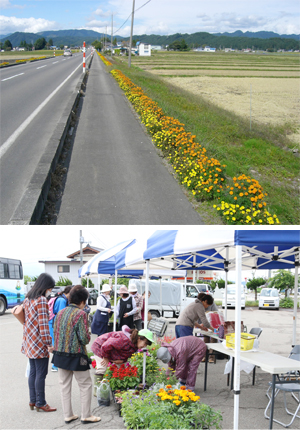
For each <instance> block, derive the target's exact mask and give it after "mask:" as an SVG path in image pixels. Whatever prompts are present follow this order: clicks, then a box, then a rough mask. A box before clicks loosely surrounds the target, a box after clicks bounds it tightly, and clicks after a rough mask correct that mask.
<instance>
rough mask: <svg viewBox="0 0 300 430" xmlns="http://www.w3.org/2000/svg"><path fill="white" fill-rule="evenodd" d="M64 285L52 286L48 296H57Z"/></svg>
mask: <svg viewBox="0 0 300 430" xmlns="http://www.w3.org/2000/svg"><path fill="white" fill-rule="evenodd" d="M64 289H65V287H54V288H52V291H51V293H50V298H52V297H57V296H58V295H59V294H61V293H62V292H63V291H64Z"/></svg>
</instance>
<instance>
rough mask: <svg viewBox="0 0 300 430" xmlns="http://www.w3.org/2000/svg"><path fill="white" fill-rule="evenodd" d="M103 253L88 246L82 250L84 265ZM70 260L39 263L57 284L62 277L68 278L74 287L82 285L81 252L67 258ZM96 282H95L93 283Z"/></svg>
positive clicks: (100, 249)
mask: <svg viewBox="0 0 300 430" xmlns="http://www.w3.org/2000/svg"><path fill="white" fill-rule="evenodd" d="M101 251H103V248H97V247H95V246H91V245H87V246H86V247H85V248H83V249H82V255H83V260H82V264H84V263H86V262H87V261H89V260H90V259H91V258H92V257H94V255H95V254H98V253H99V252H101ZM66 258H67V259H68V260H43V261H39V263H43V264H44V265H45V272H46V273H49V275H51V276H52V277H53V278H54V280H55V282H57V281H59V278H60V277H63V278H68V279H70V281H72V285H77V284H80V283H81V280H80V278H79V277H78V270H79V268H80V267H81V263H80V250H79V251H75V252H73V253H72V254H70V255H68V256H67V257H66ZM93 282H94V281H93Z"/></svg>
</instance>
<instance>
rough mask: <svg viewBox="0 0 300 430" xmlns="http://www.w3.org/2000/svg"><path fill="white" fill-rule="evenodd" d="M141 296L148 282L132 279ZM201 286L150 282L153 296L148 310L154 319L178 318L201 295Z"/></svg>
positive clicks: (173, 282)
mask: <svg viewBox="0 0 300 430" xmlns="http://www.w3.org/2000/svg"><path fill="white" fill-rule="evenodd" d="M131 283H135V284H136V286H137V289H138V292H139V293H140V294H143V292H144V291H145V288H146V282H145V281H140V280H135V279H131V280H130V281H129V286H130V284H131ZM198 285H199V284H186V285H185V284H182V283H181V282H176V281H152V280H150V281H149V291H150V293H151V296H150V298H149V301H148V310H149V312H150V313H151V314H152V316H154V317H161V316H162V317H166V318H177V317H178V316H179V314H180V312H181V311H182V310H183V309H184V308H185V307H186V306H187V305H189V304H190V303H193V302H194V301H195V299H196V298H197V296H198V294H199V290H198V289H197V287H198Z"/></svg>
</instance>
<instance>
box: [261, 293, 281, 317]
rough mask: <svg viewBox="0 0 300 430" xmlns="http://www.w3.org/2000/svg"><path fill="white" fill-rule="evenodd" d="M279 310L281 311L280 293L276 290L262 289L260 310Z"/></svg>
mask: <svg viewBox="0 0 300 430" xmlns="http://www.w3.org/2000/svg"><path fill="white" fill-rule="evenodd" d="M263 308H264V309H277V310H278V311H279V291H278V290H277V289H276V288H262V289H261V292H260V296H259V302H258V309H263Z"/></svg>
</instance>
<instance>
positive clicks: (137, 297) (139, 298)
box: [133, 293, 143, 321]
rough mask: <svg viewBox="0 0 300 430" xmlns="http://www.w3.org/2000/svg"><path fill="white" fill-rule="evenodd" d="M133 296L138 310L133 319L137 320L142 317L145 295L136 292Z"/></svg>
mask: <svg viewBox="0 0 300 430" xmlns="http://www.w3.org/2000/svg"><path fill="white" fill-rule="evenodd" d="M133 298H134V300H135V303H136V310H137V312H136V313H135V314H134V315H133V321H136V320H140V319H142V314H141V310H142V307H143V296H141V295H140V294H139V293H136V294H135V295H134V296H133Z"/></svg>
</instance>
